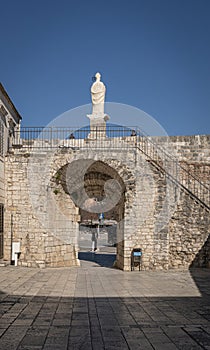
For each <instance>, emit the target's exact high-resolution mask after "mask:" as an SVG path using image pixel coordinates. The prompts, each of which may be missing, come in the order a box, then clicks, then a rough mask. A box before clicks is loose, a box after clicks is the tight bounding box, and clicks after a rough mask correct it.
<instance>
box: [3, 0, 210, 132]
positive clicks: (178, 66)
mask: <svg viewBox="0 0 210 350" xmlns="http://www.w3.org/2000/svg"><path fill="white" fill-rule="evenodd" d="M209 18H210V1H209V0H104V1H102V0H97V1H95V0H89V1H86V0H77V1H76V0H68V1H67V0H60V1H57V0H56V1H55V0H42V1H41V0H36V1H35V0H30V1H29V0H18V1H17V0H13V1H12V0H7V1H1V53H0V80H1V82H2V84H3V85H4V87H5V89H6V90H7V92H8V94H9V96H10V97H11V99H12V101H13V103H14V104H15V106H16V108H17V109H18V111H19V112H20V114H21V115H22V117H23V122H22V124H23V125H24V126H45V125H47V124H48V123H49V122H50V121H51V120H52V119H54V118H55V117H57V116H58V115H60V114H62V113H63V112H65V111H67V110H69V109H72V108H75V107H77V106H80V105H84V104H87V103H90V102H91V98H90V91H89V89H90V86H91V84H92V76H93V75H94V74H95V73H96V72H97V71H100V72H101V74H102V80H103V81H104V83H105V84H106V86H107V93H106V101H109V102H118V103H124V104H128V105H131V106H134V107H137V108H139V109H141V110H143V111H145V112H146V113H148V114H149V115H151V116H152V117H153V118H155V119H156V121H158V123H160V124H161V126H162V127H163V128H164V129H165V130H166V132H167V133H168V134H169V135H191V134H210V21H209ZM84 118H85V117H84ZM123 118H124V117H123ZM128 118H129V116H128ZM123 122H124V121H123V120H122V123H123ZM69 124H71V121H69ZM127 124H129V123H128V122H127Z"/></svg>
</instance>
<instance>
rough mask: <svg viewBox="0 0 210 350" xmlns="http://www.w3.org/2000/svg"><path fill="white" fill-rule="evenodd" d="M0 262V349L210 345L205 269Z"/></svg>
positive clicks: (90, 258) (97, 261) (86, 256)
mask: <svg viewBox="0 0 210 350" xmlns="http://www.w3.org/2000/svg"><path fill="white" fill-rule="evenodd" d="M80 258H81V259H83V260H82V266H81V267H80V268H77V267H75V268H60V269H58V268H56V269H49V268H48V269H43V270H39V269H32V268H19V267H13V266H8V267H1V268H0V349H1V350H13V349H18V350H41V349H43V350H64V349H66V350H67V349H73V350H74V349H81V350H90V349H93V350H100V349H110V350H111V349H121V350H124V349H125V350H127V349H132V350H137V349H142V350H152V349H155V350H175V349H184V350H187V349H189V350H192V349H210V270H208V269H203V270H201V269H198V270H192V271H185V272H184V271H176V272H173V271H172V272H145V271H140V272H138V271H133V272H130V273H129V272H122V271H119V270H116V269H113V268H110V267H109V266H111V264H112V262H113V260H114V256H113V255H112V254H107V255H106V254H104V253H100V252H99V253H97V254H92V253H87V252H84V253H81V254H80Z"/></svg>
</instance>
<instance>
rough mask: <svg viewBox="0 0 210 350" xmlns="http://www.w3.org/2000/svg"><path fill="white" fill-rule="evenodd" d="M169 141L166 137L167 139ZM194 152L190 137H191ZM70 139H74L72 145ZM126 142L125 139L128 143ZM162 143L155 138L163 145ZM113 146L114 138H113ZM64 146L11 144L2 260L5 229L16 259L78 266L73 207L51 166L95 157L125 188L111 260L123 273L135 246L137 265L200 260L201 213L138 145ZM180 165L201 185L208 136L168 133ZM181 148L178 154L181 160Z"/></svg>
mask: <svg viewBox="0 0 210 350" xmlns="http://www.w3.org/2000/svg"><path fill="white" fill-rule="evenodd" d="M168 141H169V142H168ZM198 141H199V144H198V145H197V144H196V145H197V146H198V147H199V152H201V154H202V161H200V153H199V152H198V151H197V152H195V149H196V148H195V147H197V146H196V145H194V142H195V143H196V142H198ZM76 142H77V140H74V146H76ZM128 142H130V141H129V140H128ZM164 142H165V140H164V139H163V138H161V139H160V144H161V145H163V146H164ZM115 143H116V141H115ZM121 143H122V140H120V141H119V149H109V150H106V149H100V150H99V149H95V148H94V145H93V147H92V148H91V149H90V148H89V149H87V150H86V149H83V148H81V149H79V147H73V148H69V147H64V148H60V149H59V148H58V149H56V150H54V149H53V150H48V151H47V152H45V151H44V150H42V151H40V150H39V152H35V153H33V152H30V151H29V150H28V151H24V150H23V149H14V151H13V153H11V154H8V156H7V157H6V163H5V174H6V179H7V181H6V193H7V196H6V203H5V208H6V211H5V258H7V259H8V260H10V254H11V234H12V236H13V237H12V239H13V241H15V240H17V241H20V242H21V255H20V259H19V264H20V265H24V266H39V267H44V266H72V265H76V264H78V263H79V262H78V259H77V257H78V241H77V238H78V234H79V221H80V217H79V208H78V207H77V206H76V205H75V204H74V203H73V201H72V199H71V198H70V196H69V195H68V193H66V192H65V191H64V188H63V187H62V184H61V182H60V181H59V171H60V169H62V167H64V166H65V165H68V164H69V165H70V166H71V164H72V162H73V161H74V160H78V159H80V160H85V159H92V160H93V161H99V160H100V161H102V162H104V164H107V165H109V166H110V167H111V168H113V169H114V170H115V171H116V172H117V174H118V175H119V176H120V178H121V179H122V181H123V183H124V185H125V192H124V194H123V195H124V199H123V201H124V206H121V207H119V213H118V216H119V222H118V224H117V261H116V266H117V267H118V268H120V269H124V270H127V271H129V270H130V262H131V252H132V249H133V248H136V247H140V248H142V251H143V258H142V269H144V270H151V269H158V270H159V269H168V268H180V267H181V268H187V267H189V266H191V265H193V264H194V265H197V266H203V265H204V264H206V265H207V263H206V261H207V260H208V257H206V256H207V255H208V247H209V240H208V237H209V221H208V220H209V219H208V218H209V212H208V211H207V210H206V209H205V208H204V207H202V206H201V204H200V203H199V202H196V201H195V199H193V198H191V197H189V195H187V193H185V192H184V191H180V189H178V188H177V187H175V186H174V184H173V183H172V182H171V181H170V180H169V179H167V178H166V176H165V175H164V174H163V173H161V172H160V171H159V169H158V168H157V167H155V166H154V164H152V163H151V162H150V161H149V159H147V157H146V156H145V155H144V154H143V153H142V152H141V151H139V150H136V149H130V150H129V149H128V150H123V151H122V150H121V149H120V145H121ZM168 144H170V147H171V149H173V152H174V153H175V154H176V156H178V157H179V161H180V162H181V164H184V166H185V167H187V168H189V169H190V171H191V170H192V169H194V170H193V171H194V172H195V173H196V176H197V177H199V179H200V180H201V181H203V182H204V183H205V184H206V185H207V186H208V185H209V178H210V175H209V173H210V159H209V152H208V150H209V137H207V136H206V137H201V138H200V139H198V138H196V137H194V136H193V137H179V138H171V139H170V138H169V140H167V147H168ZM182 152H183V157H182Z"/></svg>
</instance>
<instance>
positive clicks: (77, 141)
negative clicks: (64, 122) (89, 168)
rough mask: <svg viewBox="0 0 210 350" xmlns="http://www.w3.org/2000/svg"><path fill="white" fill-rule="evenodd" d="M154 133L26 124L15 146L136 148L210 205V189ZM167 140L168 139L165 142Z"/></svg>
mask: <svg viewBox="0 0 210 350" xmlns="http://www.w3.org/2000/svg"><path fill="white" fill-rule="evenodd" d="M156 140H157V139H156V138H155V137H150V136H148V135H146V133H145V132H143V131H142V130H141V129H139V128H138V127H123V126H122V127H121V126H119V125H113V124H112V125H107V126H106V131H104V129H103V128H101V127H100V126H99V127H95V128H90V127H89V126H87V127H83V128H71V127H69V128H67V127H47V128H45V127H27V128H22V129H21V130H20V131H18V132H16V133H15V134H14V139H13V144H12V145H13V147H21V148H23V149H24V148H25V149H29V150H36V149H46V150H47V149H51V148H72V149H88V148H91V149H103V150H105V149H107V150H111V149H120V150H125V149H136V150H139V151H140V152H142V153H143V154H144V155H145V156H146V158H147V159H148V161H149V162H150V163H151V164H153V166H155V167H157V168H158V169H159V170H160V171H162V172H163V173H165V174H166V176H167V177H168V178H170V180H171V181H173V183H174V184H175V185H176V186H181V187H182V188H183V189H184V190H185V191H187V192H188V193H190V195H192V196H193V197H194V198H195V199H196V200H198V201H199V202H200V203H201V204H202V205H204V206H205V207H206V208H208V209H210V189H209V187H208V186H207V185H206V184H204V183H202V182H201V181H200V179H198V178H197V177H196V176H195V175H194V174H192V173H191V172H189V171H188V170H186V169H185V168H184V167H183V166H182V165H180V163H179V161H178V159H177V158H176V157H175V156H172V155H171V154H170V152H168V151H167V150H166V149H165V148H163V147H160V146H159V145H158V144H157V142H155V141H156ZM166 144H167V142H166Z"/></svg>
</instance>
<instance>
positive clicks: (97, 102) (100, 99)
mask: <svg viewBox="0 0 210 350" xmlns="http://www.w3.org/2000/svg"><path fill="white" fill-rule="evenodd" d="M95 77H96V81H95V82H94V83H93V85H92V86H91V98H92V115H94V116H95V117H99V116H101V115H104V100H105V93H106V87H105V85H104V83H102V81H101V80H100V79H101V74H100V73H96V75H95Z"/></svg>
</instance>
